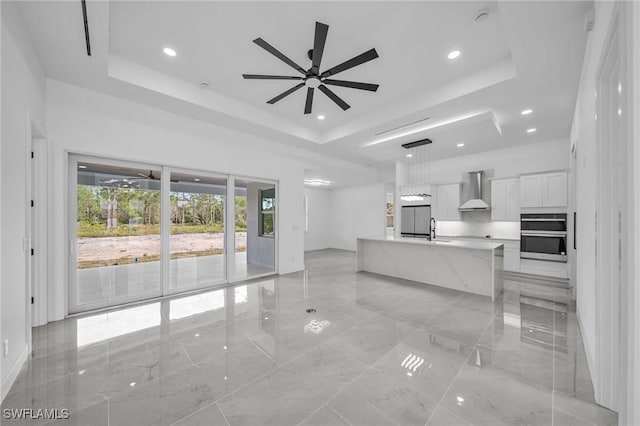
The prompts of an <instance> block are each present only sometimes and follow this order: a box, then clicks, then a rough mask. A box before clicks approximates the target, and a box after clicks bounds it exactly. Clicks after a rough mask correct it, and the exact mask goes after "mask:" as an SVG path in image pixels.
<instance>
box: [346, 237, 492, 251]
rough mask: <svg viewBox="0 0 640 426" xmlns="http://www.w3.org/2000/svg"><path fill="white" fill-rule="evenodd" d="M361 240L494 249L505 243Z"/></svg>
mask: <svg viewBox="0 0 640 426" xmlns="http://www.w3.org/2000/svg"><path fill="white" fill-rule="evenodd" d="M358 239H359V240H368V241H387V242H391V243H401V244H422V245H430V246H440V247H452V248H466V249H475V250H494V249H497V248H498V247H502V245H503V244H500V243H496V242H491V241H456V240H453V241H428V240H426V239H421V238H395V237H360V238H358Z"/></svg>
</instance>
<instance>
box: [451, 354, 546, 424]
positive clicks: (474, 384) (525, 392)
mask: <svg viewBox="0 0 640 426" xmlns="http://www.w3.org/2000/svg"><path fill="white" fill-rule="evenodd" d="M473 358H474V357H473V354H472V356H471V359H470V362H475V360H474V359H473ZM551 398H552V395H551V391H550V390H545V389H543V388H541V387H537V386H533V385H531V384H528V383H524V382H522V381H521V380H518V378H517V377H514V376H513V375H511V374H509V373H507V372H504V371H501V370H499V369H497V368H495V367H493V366H486V367H485V366H483V367H478V366H475V365H472V364H467V365H465V367H464V368H463V369H462V370H461V371H460V374H459V375H458V377H456V379H455V380H454V381H453V383H452V385H451V388H450V389H449V391H448V392H447V394H446V395H445V397H444V399H443V400H442V402H441V404H440V406H441V407H444V408H446V409H447V410H449V411H450V412H452V413H453V414H454V415H456V416H458V417H461V418H463V419H464V420H466V421H467V422H469V423H472V424H474V425H486V426H492V425H539V426H545V425H550V424H551V423H552V401H551Z"/></svg>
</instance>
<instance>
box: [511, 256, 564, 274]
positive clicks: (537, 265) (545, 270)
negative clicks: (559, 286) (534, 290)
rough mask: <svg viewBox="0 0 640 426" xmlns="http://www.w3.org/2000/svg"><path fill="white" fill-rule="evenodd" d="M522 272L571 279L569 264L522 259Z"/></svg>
mask: <svg viewBox="0 0 640 426" xmlns="http://www.w3.org/2000/svg"><path fill="white" fill-rule="evenodd" d="M520 272H522V273H525V274H533V275H542V276H547V277H555V278H569V268H568V267H567V263H562V262H548V261H544V260H534V259H520Z"/></svg>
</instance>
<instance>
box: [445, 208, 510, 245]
mask: <svg viewBox="0 0 640 426" xmlns="http://www.w3.org/2000/svg"><path fill="white" fill-rule="evenodd" d="M437 234H438V235H443V236H445V235H446V236H459V235H464V236H474V237H484V236H486V235H491V236H492V237H494V238H517V239H519V238H520V222H492V221H491V212H467V213H464V212H463V214H462V221H458V222H444V221H442V222H438V224H437Z"/></svg>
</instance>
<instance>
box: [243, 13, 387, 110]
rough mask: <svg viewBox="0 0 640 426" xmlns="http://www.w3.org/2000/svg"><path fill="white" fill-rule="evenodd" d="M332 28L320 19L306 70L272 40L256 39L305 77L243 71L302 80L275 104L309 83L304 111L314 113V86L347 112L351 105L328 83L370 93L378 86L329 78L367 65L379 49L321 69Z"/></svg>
mask: <svg viewBox="0 0 640 426" xmlns="http://www.w3.org/2000/svg"><path fill="white" fill-rule="evenodd" d="M328 31H329V26H328V25H326V24H323V23H320V22H316V33H315V37H314V41H313V49H311V50H309V52H308V56H309V59H311V68H309V69H308V70H305V69H304V68H302V67H301V66H300V65H298V64H296V63H295V62H293V61H292V60H291V59H289V58H288V57H286V56H285V55H284V54H283V53H282V52H280V51H279V50H278V49H276V48H275V47H273V46H271V45H270V44H269V43H267V42H266V41H264V40H263V39H262V38H257V39H255V40H253V42H254V43H255V44H257V45H258V46H260V47H262V48H263V49H264V50H266V51H267V52H269V53H271V54H272V55H273V56H275V57H276V58H278V59H280V60H281V61H282V62H284V63H285V64H287V65H289V66H290V67H292V68H293V69H295V70H296V71H298V72H299V73H300V74H302V76H284V75H259V74H242V77H244V78H245V79H247V80H300V81H301V83H299V84H297V85H295V86H293V87H292V88H291V89H288V90H286V91H284V92H282V93H281V94H279V95H278V96H276V97H275V98H273V99H269V100H268V101H267V103H268V104H275V103H276V102H278V101H279V100H281V99H282V98H284V97H286V96H289V95H290V94H292V93H293V92H295V91H296V90H298V89H301V88H302V87H304V86H307V100H306V102H305V106H304V113H305V114H311V109H312V105H313V93H314V89H316V88H317V89H318V90H320V91H321V92H322V93H324V94H325V95H327V96H328V97H329V99H331V100H332V101H333V102H335V103H336V104H337V105H338V106H339V107H340V108H342V110H343V111H346V110H347V109H349V108H350V107H351V106H350V105H349V104H347V103H346V102H345V101H344V100H342V99H341V98H340V97H339V96H338V95H336V94H335V93H334V92H333V91H331V90H330V89H329V88H328V87H327V86H326V85H330V86H341V87H348V88H350V89H359V90H368V91H371V92H375V91H377V90H378V87H379V85H377V84H371V83H359V82H355V81H345V80H334V79H331V78H329V77H331V76H333V75H335V74H338V73H339V72H342V71H346V70H348V69H351V68H353V67H356V66H358V65H361V64H364V63H365V62H369V61H371V60H373V59H376V58H377V57H378V52H376V49H370V50H367V51H366V52H364V53H361V54H360V55H358V56H355V57H353V58H351V59H349V60H347V61H345V62H343V63H341V64H339V65H336V66H335V67H333V68H329V69H328V70H326V71H323V72H320V63H321V62H322V54H323V53H324V45H325V42H326V41H327V32H328Z"/></svg>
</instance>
